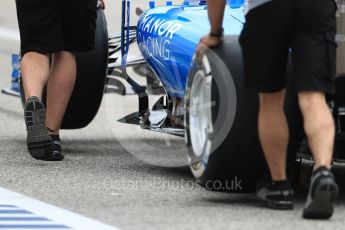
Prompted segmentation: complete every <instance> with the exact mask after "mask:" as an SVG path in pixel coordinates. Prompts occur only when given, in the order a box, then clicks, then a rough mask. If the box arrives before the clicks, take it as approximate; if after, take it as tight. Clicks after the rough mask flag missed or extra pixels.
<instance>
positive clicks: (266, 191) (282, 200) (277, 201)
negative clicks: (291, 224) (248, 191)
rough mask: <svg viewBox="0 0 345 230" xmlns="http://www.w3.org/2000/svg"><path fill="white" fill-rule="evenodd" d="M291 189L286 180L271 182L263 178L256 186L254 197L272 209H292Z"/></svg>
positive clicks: (267, 178)
mask: <svg viewBox="0 0 345 230" xmlns="http://www.w3.org/2000/svg"><path fill="white" fill-rule="evenodd" d="M293 194H294V192H293V189H292V188H291V185H290V183H289V181H288V180H284V181H276V182H275V181H272V180H271V179H270V178H269V177H265V178H263V179H262V180H261V181H260V182H259V183H258V186H257V189H256V196H257V197H258V198H259V199H260V200H262V201H264V202H265V204H266V205H267V206H268V207H269V208H272V209H277V210H291V209H293V201H292V200H293Z"/></svg>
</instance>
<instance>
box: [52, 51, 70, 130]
mask: <svg viewBox="0 0 345 230" xmlns="http://www.w3.org/2000/svg"><path fill="white" fill-rule="evenodd" d="M76 72H77V65H76V60H75V56H74V55H73V54H72V53H70V52H64V51H63V52H57V53H54V54H53V62H52V68H51V71H50V79H49V82H48V90H47V122H46V124H47V127H48V128H50V129H52V130H53V131H54V133H52V134H56V135H58V134H59V130H60V126H61V123H62V120H63V117H64V114H65V111H66V108H67V105H68V102H69V99H70V97H71V94H72V91H73V88H74V83H75V79H76Z"/></svg>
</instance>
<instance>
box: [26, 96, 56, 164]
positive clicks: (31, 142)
mask: <svg viewBox="0 0 345 230" xmlns="http://www.w3.org/2000/svg"><path fill="white" fill-rule="evenodd" d="M24 116H25V123H26V128H27V146H28V150H29V153H30V155H31V156H32V157H33V158H35V159H37V160H62V159H63V158H61V157H58V158H56V157H54V149H53V144H54V142H53V139H52V137H51V136H50V135H49V133H48V131H47V129H46V110H45V107H44V104H43V103H42V102H41V101H40V100H39V99H38V98H37V97H30V98H29V99H28V100H27V101H26V103H25V105H24Z"/></svg>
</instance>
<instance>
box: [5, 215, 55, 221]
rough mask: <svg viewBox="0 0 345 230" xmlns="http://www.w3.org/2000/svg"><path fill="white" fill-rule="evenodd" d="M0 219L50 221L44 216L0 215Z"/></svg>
mask: <svg viewBox="0 0 345 230" xmlns="http://www.w3.org/2000/svg"><path fill="white" fill-rule="evenodd" d="M0 221H51V220H49V219H47V218H45V217H12V216H11V217H0Z"/></svg>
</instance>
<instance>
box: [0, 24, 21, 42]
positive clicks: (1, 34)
mask: <svg viewBox="0 0 345 230" xmlns="http://www.w3.org/2000/svg"><path fill="white" fill-rule="evenodd" d="M0 39H6V40H11V41H15V42H19V41H20V36H19V31H18V30H12V29H7V28H2V27H0Z"/></svg>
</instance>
